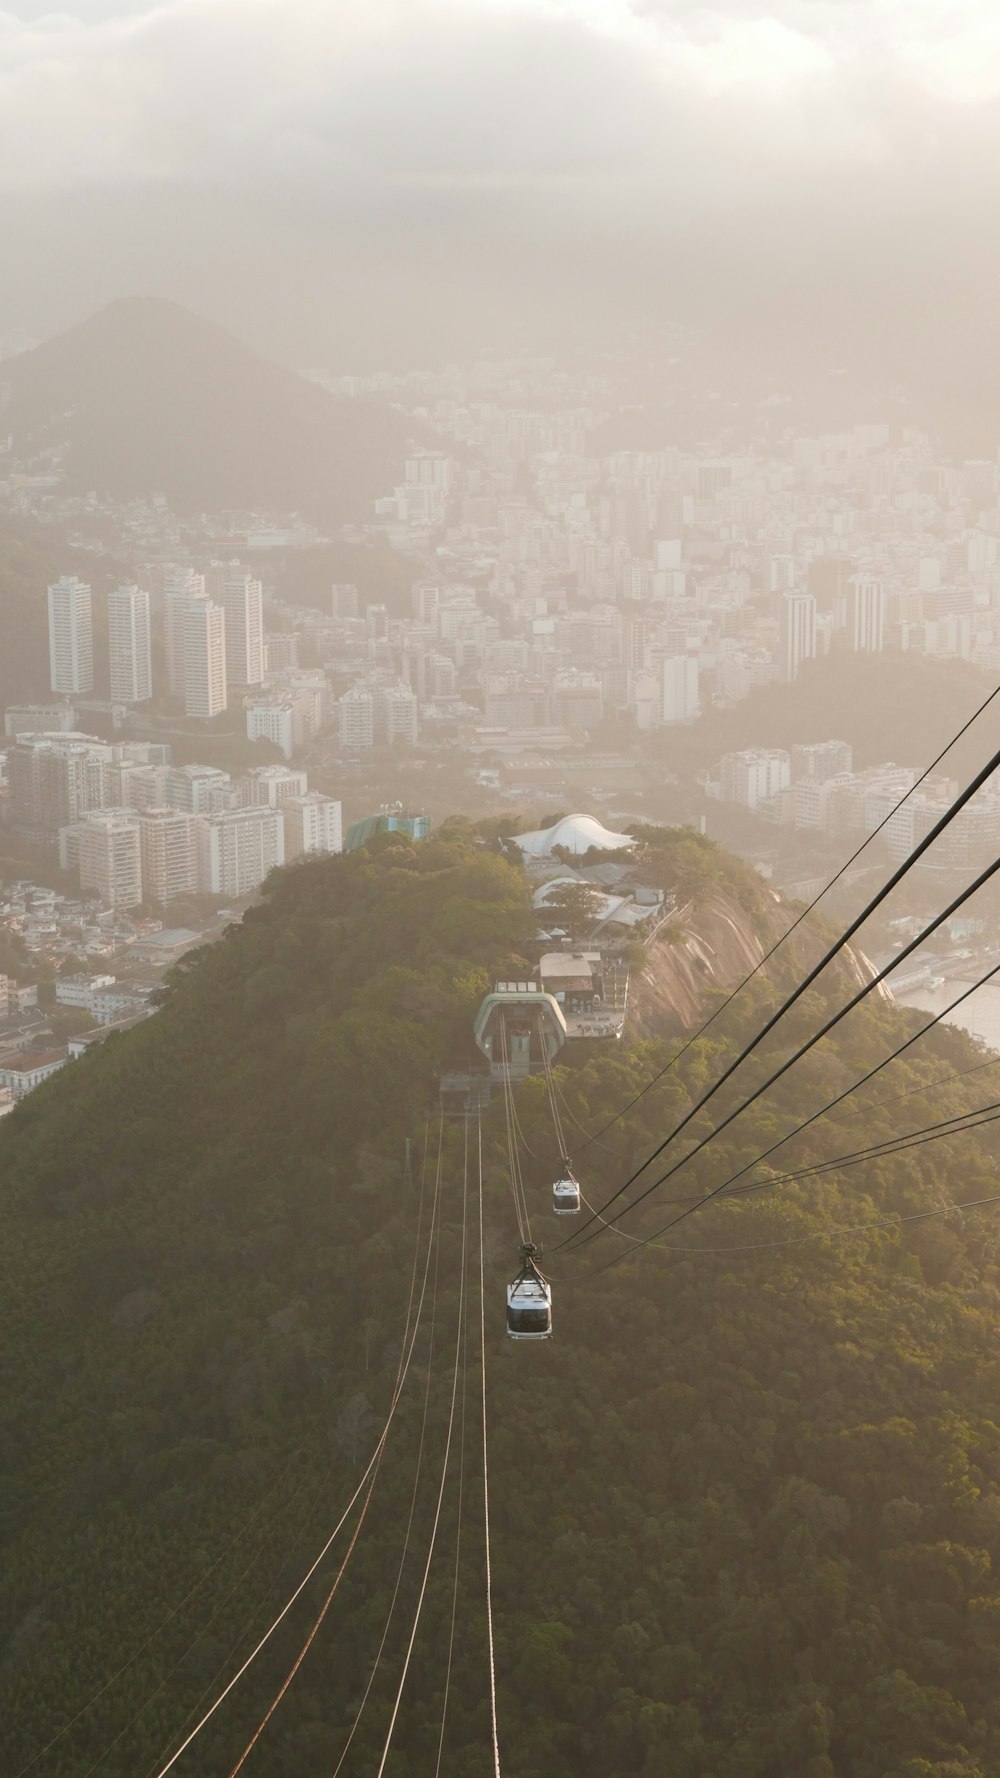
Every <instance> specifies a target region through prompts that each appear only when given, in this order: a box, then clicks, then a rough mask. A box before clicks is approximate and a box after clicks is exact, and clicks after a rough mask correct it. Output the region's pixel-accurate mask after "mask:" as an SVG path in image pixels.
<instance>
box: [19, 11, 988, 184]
mask: <svg viewBox="0 0 1000 1778" xmlns="http://www.w3.org/2000/svg"><path fill="white" fill-rule="evenodd" d="M0 69H2V86H0V94H2V105H0V146H2V153H0V180H2V181H3V182H4V183H5V184H7V185H8V186H13V187H14V188H15V189H17V188H24V187H26V186H27V187H34V188H36V189H37V188H38V187H39V186H62V185H70V186H72V185H79V184H89V183H92V182H99V183H103V182H108V183H110V182H127V183H134V182H137V181H139V182H141V181H157V180H160V181H162V180H164V179H181V180H185V181H191V182H194V183H199V182H205V181H212V182H214V181H224V182H227V183H228V182H230V181H232V182H237V183H239V182H242V181H246V180H249V181H255V180H259V179H260V178H262V177H263V178H266V179H267V180H268V181H274V182H281V181H284V180H289V181H295V182H300V183H303V184H307V185H320V186H322V185H324V184H331V183H332V184H335V185H337V186H343V185H346V186H348V187H350V186H351V185H352V184H354V183H359V184H368V183H370V182H376V183H378V182H388V183H390V184H393V185H397V186H401V187H405V186H407V185H414V184H420V183H425V184H430V185H433V184H445V183H448V182H454V183H455V184H459V185H466V186H467V185H469V184H470V183H476V182H478V183H480V184H484V183H485V184H490V183H492V184H500V185H505V186H508V187H517V186H524V185H531V184H534V183H536V182H537V183H540V184H542V185H545V184H546V183H548V184H549V186H550V187H552V188H554V187H557V186H560V185H567V184H568V185H572V186H574V187H576V188H577V189H578V190H580V189H583V188H589V189H590V190H591V191H592V192H593V194H594V195H595V197H597V198H600V197H605V196H607V195H608V194H609V188H613V187H615V186H616V185H619V184H621V183H626V182H627V183H629V184H631V182H632V181H633V180H635V179H638V180H640V182H642V183H643V184H645V185H646V186H647V187H648V186H649V185H650V184H653V185H660V184H662V185H663V186H664V187H665V188H666V190H667V191H675V190H683V187H684V186H685V185H686V184H694V185H695V186H697V185H699V184H700V183H701V182H703V181H705V182H709V183H716V184H718V183H720V182H721V183H722V184H723V186H724V185H725V183H726V182H727V181H731V182H732V185H733V186H734V187H736V188H739V187H740V186H741V185H743V184H744V183H745V182H746V181H747V180H748V179H753V178H754V177H757V178H761V179H766V178H773V177H775V176H780V175H781V174H782V172H783V173H784V176H786V177H790V178H794V177H797V176H798V177H801V175H802V173H803V172H804V170H805V169H806V168H809V167H811V168H814V169H822V168H826V167H829V166H831V165H843V166H846V167H849V168H850V167H854V168H856V167H858V166H859V165H865V166H869V167H872V166H874V167H876V168H880V167H883V168H884V167H885V166H886V165H887V164H892V163H893V162H902V161H904V160H912V157H913V156H914V155H916V156H917V157H918V159H925V158H927V157H928V156H931V155H938V154H943V155H945V156H946V157H948V158H951V157H953V156H954V155H956V154H961V152H962V151H963V150H965V151H966V152H967V153H968V154H969V155H970V156H971V157H972V158H973V159H974V158H975V156H976V155H978V154H981V153H986V152H987V151H988V149H989V148H992V147H994V146H995V145H996V140H997V135H998V133H1000V132H998V119H997V115H996V102H997V98H998V95H1000V7H998V6H997V4H996V0H716V3H714V4H709V5H702V4H696V3H694V0H162V3H161V4H158V5H149V4H143V3H142V0H70V4H68V5H67V6H66V7H65V8H63V9H59V10H58V11H55V10H53V9H51V8H48V7H46V6H45V5H44V4H42V3H41V0H19V3H17V4H15V5H14V6H13V8H12V9H10V8H9V9H8V10H6V11H2V10H0ZM682 155H683V157H684V158H683V164H681V163H680V158H679V157H680V156H682Z"/></svg>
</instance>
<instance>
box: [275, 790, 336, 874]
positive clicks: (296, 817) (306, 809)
mask: <svg viewBox="0 0 1000 1778" xmlns="http://www.w3.org/2000/svg"><path fill="white" fill-rule="evenodd" d="M281 812H282V814H283V815H284V817H285V863H286V864H290V863H291V861H292V859H293V858H301V857H303V856H304V855H305V854H306V853H311V852H316V853H322V852H341V851H342V850H343V844H344V841H343V817H342V810H341V805H340V803H339V802H336V801H335V800H334V798H333V797H332V796H323V795H321V793H320V792H319V791H318V790H310V791H308V792H307V793H306V794H305V795H304V796H292V797H289V798H287V800H286V801H284V802H283V803H282V805H281Z"/></svg>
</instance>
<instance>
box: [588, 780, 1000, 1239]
mask: <svg viewBox="0 0 1000 1778" xmlns="http://www.w3.org/2000/svg"><path fill="white" fill-rule="evenodd" d="M998 767H1000V750H998V751H997V752H996V753H994V754H992V755H991V757H990V759H989V760H988V761H987V763H986V765H985V766H983V767H982V768H981V769H980V771H978V772H977V773H976V776H975V777H974V778H973V779H972V781H971V783H969V784H968V785H967V786H966V788H965V790H963V791H962V792H961V794H960V795H959V796H957V797H956V798H955V800H954V802H953V803H951V804H950V805H949V807H948V808H947V809H946V810H945V812H944V814H943V815H941V816H940V817H939V819H938V820H937V821H936V822H935V823H934V826H933V827H932V828H931V829H930V831H929V833H927V834H926V835H925V837H924V838H923V839H922V840H921V841H919V843H918V844H917V845H916V846H915V847H914V848H913V851H912V852H910V853H909V855H908V856H907V857H906V858H905V859H904V860H903V862H902V864H901V865H899V866H898V868H897V869H896V870H895V871H894V872H893V874H892V876H891V877H890V878H889V879H888V881H887V882H886V883H884V884H883V886H882V888H881V889H880V890H879V891H878V893H877V894H876V895H874V896H873V897H872V898H871V900H870V901H869V902H868V903H867V905H866V906H865V907H864V908H862V910H861V912H860V913H859V914H858V915H857V916H856V917H855V918H854V919H853V920H852V921H851V923H850V925H849V926H848V927H847V928H846V929H845V931H844V932H843V933H842V934H841V935H840V937H839V938H838V939H837V940H836V941H835V942H834V944H832V945H831V946H830V947H829V949H828V950H826V951H825V952H824V954H823V956H822V957H821V958H820V960H819V962H818V963H816V964H815V965H814V966H813V968H812V969H810V970H809V971H808V972H807V974H806V975H805V976H804V977H803V979H802V981H801V982H799V984H798V986H797V987H796V988H795V989H794V990H793V991H792V993H791V994H789V995H787V996H786V998H785V999H784V1000H783V1001H782V1003H781V1005H780V1006H779V1007H778V1008H777V1009H776V1011H775V1012H773V1013H772V1014H771V1016H770V1018H769V1019H767V1020H766V1021H765V1023H764V1024H763V1025H762V1026H761V1028H760V1030H759V1031H758V1032H757V1033H756V1035H755V1036H754V1037H753V1038H751V1040H750V1042H749V1043H748V1044H745V1045H744V1047H743V1049H742V1050H741V1051H740V1053H739V1055H737V1056H736V1057H735V1058H734V1060H733V1061H732V1062H730V1063H729V1064H728V1066H727V1067H726V1068H724V1069H723V1071H722V1073H721V1074H720V1075H719V1076H718V1078H717V1079H716V1080H715V1081H714V1082H713V1084H712V1085H711V1086H710V1087H708V1088H707V1089H706V1091H705V1092H704V1093H703V1094H702V1095H701V1097H700V1098H699V1099H698V1100H697V1101H696V1102H695V1104H694V1105H692V1106H691V1107H690V1109H689V1110H688V1111H686V1112H685V1114H684V1116H683V1117H682V1118H681V1119H680V1121H679V1122H678V1123H677V1124H675V1125H674V1128H673V1129H672V1130H671V1131H670V1133H669V1134H668V1135H667V1136H665V1137H664V1139H663V1141H662V1142H661V1143H659V1145H658V1146H657V1147H656V1148H654V1150H653V1152H652V1154H650V1155H648V1156H647V1158H646V1160H644V1161H643V1162H642V1164H641V1166H640V1167H638V1168H637V1169H636V1170H635V1172H633V1173H632V1174H631V1175H630V1177H629V1178H628V1179H626V1180H625V1181H624V1182H623V1184H622V1185H620V1186H619V1187H618V1189H617V1191H615V1192H614V1193H613V1194H612V1196H611V1197H610V1198H609V1199H608V1200H607V1202H606V1203H605V1204H604V1205H603V1206H602V1208H603V1210H604V1211H607V1209H608V1208H609V1206H610V1205H611V1204H613V1203H614V1202H615V1201H616V1200H617V1199H618V1198H620V1197H621V1196H622V1194H623V1193H624V1192H626V1191H627V1190H628V1188H629V1186H630V1185H634V1184H635V1182H636V1180H638V1179H639V1178H641V1176H642V1174H643V1173H644V1172H645V1171H646V1169H647V1168H648V1167H650V1166H651V1165H652V1163H653V1162H654V1161H655V1160H656V1158H657V1156H658V1155H661V1154H662V1153H663V1150H664V1149H665V1148H666V1147H667V1146H668V1145H669V1144H670V1143H671V1142H673V1141H674V1139H675V1138H676V1137H677V1136H679V1135H680V1134H681V1132H682V1130H685V1129H686V1128H687V1126H688V1125H689V1124H690V1123H691V1122H692V1120H693V1119H694V1118H695V1117H697V1115H698V1113H699V1112H700V1111H702V1110H703V1109H704V1107H705V1106H706V1105H707V1104H708V1103H709V1101H710V1100H711V1099H713V1098H714V1096H715V1094H716V1093H717V1092H718V1091H719V1090H720V1088H721V1087H723V1086H724V1085H725V1083H726V1081H728V1080H730V1079H731V1078H732V1076H733V1075H734V1074H735V1073H736V1071H737V1069H738V1068H740V1067H741V1066H742V1064H743V1063H744V1062H745V1061H746V1060H747V1058H748V1057H749V1056H751V1055H752V1054H753V1052H754V1050H755V1049H756V1048H757V1046H758V1045H759V1044H760V1043H762V1042H763V1040H764V1038H765V1037H767V1036H768V1035H769V1033H770V1032H771V1031H773V1030H774V1028H775V1026H776V1025H777V1024H778V1023H779V1022H780V1021H781V1019H782V1018H783V1017H784V1015H785V1014H786V1013H787V1012H789V1011H790V1010H791V1008H792V1007H793V1006H794V1005H795V1004H796V1002H797V1001H799V1000H800V999H801V998H802V995H803V994H805V993H806V992H807V990H808V989H809V988H810V987H811V986H812V984H813V982H815V981H816V979H817V977H818V976H820V975H822V973H823V971H824V969H826V967H827V965H828V964H830V963H832V962H833V960H834V958H835V957H837V956H838V954H839V953H840V952H841V951H842V950H843V948H844V946H845V945H846V944H848V942H849V941H850V939H851V938H853V936H854V934H855V933H856V932H857V931H858V929H859V928H860V927H861V926H863V925H864V923H865V921H866V920H867V919H869V917H870V916H871V915H872V914H873V913H874V912H875V910H876V909H877V908H878V907H880V906H881V904H882V902H883V901H885V900H886V899H887V897H888V896H889V895H890V894H891V893H892V891H893V889H895V888H896V887H897V885H898V884H899V883H900V882H901V881H902V880H903V878H904V877H905V876H906V874H907V872H908V871H910V870H912V869H913V867H914V865H915V864H917V863H918V862H919V860H920V859H921V858H922V857H923V855H924V853H925V852H926V851H927V850H928V849H929V847H930V846H932V845H933V844H934V842H935V840H937V839H938V838H939V837H940V835H941V834H942V833H943V832H944V831H945V829H946V828H947V827H948V826H949V825H950V824H951V822H952V821H954V820H955V819H956V817H957V816H958V815H959V814H960V813H961V811H962V809H964V807H965V805H966V803H968V802H970V801H971V799H972V797H973V796H975V794H976V792H977V791H978V790H980V789H981V788H982V786H983V785H984V784H985V783H986V780H987V779H988V778H990V777H992V775H993V773H994V772H995V771H996V770H997V769H998ZM998 870H1000V858H998V859H995V860H994V862H993V863H992V864H991V865H989V866H988V867H987V868H986V870H984V871H982V872H981V873H980V875H979V876H978V877H977V878H976V879H975V881H974V882H973V883H971V884H970V885H969V886H968V888H967V889H965V890H963V892H962V894H961V895H959V896H957V897H956V898H955V900H954V901H953V902H952V903H951V904H950V906H949V907H948V908H946V909H945V911H944V913H942V914H939V915H938V916H937V917H936V918H935V919H934V920H932V921H931V922H930V924H929V925H928V926H925V927H924V929H923V931H922V932H921V933H918V935H917V937H916V938H915V939H912V940H911V941H910V943H909V944H907V945H904V947H903V949H902V950H901V951H899V952H898V954H897V955H896V956H895V957H894V958H893V960H892V962H891V963H889V964H887V965H886V967H885V968H884V969H882V970H879V971H878V972H877V973H876V974H875V975H874V976H873V977H872V979H871V980H870V981H869V982H867V983H866V984H865V986H864V987H863V988H862V989H861V991H860V992H859V993H858V994H856V995H855V996H854V997H853V999H851V1000H850V1001H848V1003H847V1006H846V1007H845V1008H844V1009H843V1011H842V1012H841V1013H839V1014H838V1015H837V1019H835V1020H833V1021H832V1022H831V1023H828V1024H827V1025H825V1026H824V1027H823V1029H822V1030H821V1031H819V1032H817V1033H816V1036H815V1037H814V1038H812V1039H810V1042H809V1043H808V1044H807V1045H806V1046H805V1048H804V1049H803V1050H801V1051H798V1052H796V1054H795V1055H794V1056H793V1057H792V1058H791V1060H790V1061H789V1062H788V1063H787V1064H786V1067H791V1066H792V1064H793V1063H794V1062H796V1061H798V1059H799V1056H800V1055H804V1054H805V1053H806V1049H810V1048H811V1047H812V1045H813V1043H818V1042H819V1039H820V1038H821V1037H824V1036H825V1035H826V1033H827V1031H828V1030H832V1028H833V1024H835V1023H836V1022H837V1020H838V1019H840V1018H842V1017H844V1015H845V1013H847V1012H850V1010H851V1008H852V1007H854V1006H856V1005H857V1004H858V1001H859V1000H863V999H864V998H865V996H866V995H867V994H870V993H871V992H872V990H873V989H874V988H876V987H878V986H879V985H880V984H881V983H882V982H883V981H884V980H885V978H886V976H888V975H889V974H890V973H891V971H892V970H893V969H896V968H898V966H899V964H900V963H902V962H903V961H904V959H905V958H907V957H909V956H911V955H912V953H913V952H914V951H915V950H918V949H919V947H920V945H921V944H923V943H924V942H925V940H926V939H927V938H928V937H929V936H930V934H931V933H933V932H936V931H937V929H938V927H939V926H941V925H943V923H944V921H945V920H947V919H948V918H950V916H951V914H953V913H954V912H955V911H956V910H957V909H958V908H959V907H961V906H962V905H963V903H964V902H966V901H967V900H968V899H969V897H970V896H972V895H974V894H975V893H976V891H977V890H978V889H981V888H982V886H983V884H984V883H987V882H989V880H990V878H991V877H993V876H994V875H995V874H996V872H997V871H998ZM782 1072H783V1070H782ZM773 1078H774V1079H777V1078H778V1077H777V1076H774V1077H773ZM768 1084H769V1085H770V1084H772V1083H771V1082H769V1083H768ZM762 1090H766V1088H765V1089H762ZM757 1096H759V1095H757ZM746 1103H747V1104H750V1103H752V1099H750V1100H747V1101H746ZM743 1109H745V1107H744V1106H741V1107H740V1108H739V1110H743ZM733 1115H737V1116H738V1115H739V1111H737V1112H736V1113H734V1114H733ZM731 1121H732V1118H731V1117H730V1118H729V1119H726V1120H725V1122H726V1123H728V1122H731ZM719 1127H720V1128H723V1127H724V1125H720V1126H719ZM699 1146H703V1144H700V1145H699ZM693 1152H695V1153H697V1152H698V1150H697V1149H695V1150H694V1151H693ZM686 1158H689V1157H686ZM666 1177H668V1175H666V1174H664V1175H663V1176H662V1177H661V1179H659V1180H657V1181H656V1184H657V1185H659V1184H662V1182H663V1178H666ZM655 1188H656V1187H655V1185H654V1186H653V1187H650V1188H649V1189H651V1190H655ZM645 1195H646V1194H645V1193H641V1194H640V1196H639V1198H638V1199H636V1200H635V1202H636V1203H639V1202H641V1201H642V1198H643V1197H644V1196H645ZM627 1208H631V1206H628V1207H627ZM622 1214H625V1212H624V1211H623V1212H622ZM592 1220H593V1219H591V1221H592ZM589 1226H590V1223H589V1222H588V1223H584V1224H583V1225H582V1226H581V1228H580V1229H578V1230H576V1231H575V1232H574V1233H573V1234H572V1235H570V1236H568V1237H567V1239H566V1241H562V1242H560V1246H561V1247H565V1246H567V1245H568V1243H569V1242H570V1241H572V1242H577V1241H579V1239H580V1236H581V1235H583V1234H584V1232H585V1230H586V1229H587V1228H588V1227H589Z"/></svg>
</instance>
